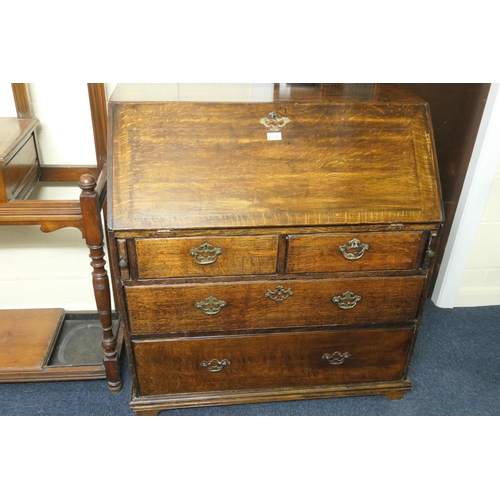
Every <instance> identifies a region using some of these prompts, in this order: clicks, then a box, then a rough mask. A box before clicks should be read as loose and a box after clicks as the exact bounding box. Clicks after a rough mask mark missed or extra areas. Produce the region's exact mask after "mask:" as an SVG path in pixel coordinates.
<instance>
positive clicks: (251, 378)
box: [133, 329, 412, 396]
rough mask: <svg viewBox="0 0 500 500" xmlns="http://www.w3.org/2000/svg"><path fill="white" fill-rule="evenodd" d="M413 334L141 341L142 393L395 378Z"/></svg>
mask: <svg viewBox="0 0 500 500" xmlns="http://www.w3.org/2000/svg"><path fill="white" fill-rule="evenodd" d="M411 335H412V330H411V329H400V330H357V331H349V332H334V333H332V332H309V333H302V334H296V333H290V334H272V335H260V336H247V337H242V336H233V337H226V338H217V339H208V338H206V339H196V340H186V339H182V340H167V341H154V342H135V343H134V344H133V346H134V356H135V365H136V369H137V376H138V381H139V392H140V394H141V395H144V396H146V395H155V394H169V393H170V394H171V393H184V392H204V391H221V390H236V389H257V388H270V387H300V386H315V385H323V384H349V383H359V382H374V381H391V380H398V379H400V378H401V377H402V373H403V369H404V366H405V362H406V357H407V353H408V348H409V345H410V339H411Z"/></svg>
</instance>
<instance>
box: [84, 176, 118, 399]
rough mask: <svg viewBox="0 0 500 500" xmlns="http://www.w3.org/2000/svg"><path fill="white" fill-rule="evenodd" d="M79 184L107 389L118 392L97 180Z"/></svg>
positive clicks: (91, 178)
mask: <svg viewBox="0 0 500 500" xmlns="http://www.w3.org/2000/svg"><path fill="white" fill-rule="evenodd" d="M79 186H80V188H81V190H82V193H81V195H80V204H81V207H82V216H83V226H84V237H85V241H86V243H87V247H88V248H89V250H90V259H91V263H90V265H91V266H92V268H93V271H92V285H93V287H94V296H95V301H96V305H97V311H98V313H99V320H100V322H101V326H102V347H103V349H104V361H103V363H104V369H105V372H106V380H107V381H108V389H109V390H110V391H111V392H118V391H119V390H120V389H121V387H122V381H121V378H120V367H119V364H118V353H117V351H116V336H115V335H114V334H113V325H112V321H113V319H112V312H111V293H110V286H109V279H108V273H107V272H106V267H105V265H106V261H105V260H104V239H103V232H102V223H101V209H100V207H101V204H100V200H99V199H98V196H97V193H96V191H95V188H96V181H95V179H94V177H92V176H91V175H90V174H84V175H82V176H81V177H80V180H79Z"/></svg>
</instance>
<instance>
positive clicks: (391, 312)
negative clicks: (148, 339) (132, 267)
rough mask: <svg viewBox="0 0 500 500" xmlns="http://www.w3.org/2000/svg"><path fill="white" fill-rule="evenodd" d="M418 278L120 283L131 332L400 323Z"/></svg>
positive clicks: (411, 314)
mask: <svg viewBox="0 0 500 500" xmlns="http://www.w3.org/2000/svg"><path fill="white" fill-rule="evenodd" d="M423 285H424V277H423V276H408V277H386V278H355V279H327V280H312V279H310V280H289V281H286V280H285V281H258V282H255V281H254V282H238V283H216V284H206V285H186V284H184V285H162V286H146V285H144V286H126V287H125V293H126V298H127V304H128V316H129V323H130V328H131V331H132V333H134V334H151V333H156V332H160V333H169V332H180V331H214V330H235V329H255V328H282V327H297V326H322V325H352V324H369V323H392V322H406V321H413V320H414V319H415V316H416V313H417V309H418V304H419V300H420V296H421V293H422V288H423Z"/></svg>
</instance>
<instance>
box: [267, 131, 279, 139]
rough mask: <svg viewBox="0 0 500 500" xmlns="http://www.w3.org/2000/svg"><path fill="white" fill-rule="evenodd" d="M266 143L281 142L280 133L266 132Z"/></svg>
mask: <svg viewBox="0 0 500 500" xmlns="http://www.w3.org/2000/svg"><path fill="white" fill-rule="evenodd" d="M267 140H268V141H281V132H268V133H267Z"/></svg>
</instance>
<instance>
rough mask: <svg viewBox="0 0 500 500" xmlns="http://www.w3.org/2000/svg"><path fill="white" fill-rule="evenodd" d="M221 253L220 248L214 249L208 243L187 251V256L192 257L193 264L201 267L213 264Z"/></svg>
mask: <svg viewBox="0 0 500 500" xmlns="http://www.w3.org/2000/svg"><path fill="white" fill-rule="evenodd" d="M221 253H222V248H218V247H214V246H213V245H211V244H210V243H208V242H205V243H203V244H202V245H200V248H192V249H191V250H189V254H190V255H192V256H193V257H194V260H195V262H196V263H197V264H201V265H202V266H203V265H206V264H213V263H214V262H215V261H216V260H217V257H218V256H219V255H220V254H221Z"/></svg>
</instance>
